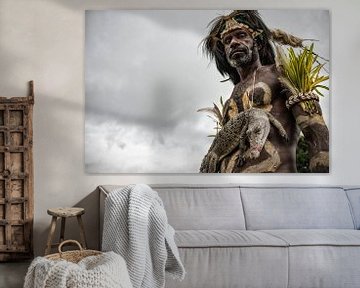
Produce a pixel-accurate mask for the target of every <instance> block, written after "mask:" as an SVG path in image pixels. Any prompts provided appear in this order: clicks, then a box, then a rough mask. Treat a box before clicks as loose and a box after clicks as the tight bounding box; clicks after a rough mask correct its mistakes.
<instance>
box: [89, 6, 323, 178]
mask: <svg viewBox="0 0 360 288" xmlns="http://www.w3.org/2000/svg"><path fill="white" fill-rule="evenodd" d="M85 18H86V36H85V168H86V171H87V172H89V173H328V172H329V168H330V167H329V122H330V118H329V102H330V101H329V100H330V93H329V86H330V81H329V72H330V59H329V57H330V51H329V50H330V49H329V26H330V25H329V22H330V19H329V11H327V10H234V11H230V10H216V11H215V10H107V11H86V17H85Z"/></svg>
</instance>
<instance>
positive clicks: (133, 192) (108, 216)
mask: <svg viewBox="0 0 360 288" xmlns="http://www.w3.org/2000/svg"><path fill="white" fill-rule="evenodd" d="M102 250H103V251H114V252H116V253H118V254H120V255H121V256H122V257H124V259H125V261H126V263H127V267H128V271H129V274H130V279H131V282H132V284H133V287H134V288H162V287H165V270H166V272H167V273H170V275H171V276H172V277H173V278H175V279H179V280H182V279H183V278H184V276H185V270H184V267H183V265H182V263H181V260H180V257H179V251H178V248H177V246H176V244H175V241H174V229H173V228H172V227H171V226H170V225H169V224H168V222H167V217H166V212H165V209H164V207H163V203H162V201H161V199H160V197H159V196H158V194H157V192H156V191H154V190H152V189H151V188H150V187H149V186H147V185H145V184H138V185H131V186H127V187H125V188H122V189H121V188H120V189H119V190H116V191H113V192H112V193H110V194H109V196H108V197H107V198H106V200H105V215H104V230H103V240H102Z"/></svg>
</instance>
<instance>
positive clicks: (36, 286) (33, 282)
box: [24, 252, 132, 288]
mask: <svg viewBox="0 0 360 288" xmlns="http://www.w3.org/2000/svg"><path fill="white" fill-rule="evenodd" d="M53 287H57V288H75V287H76V288H88V287H97V288H132V285H131V282H130V278H129V274H128V272H127V269H126V264H125V261H124V259H123V258H122V257H121V256H120V255H117V254H115V253H114V252H109V253H103V254H102V255H98V256H89V257H86V258H84V259H82V260H81V261H80V262H79V263H77V264H75V263H72V262H68V261H65V260H57V261H54V260H49V259H47V258H45V257H37V258H35V259H34V261H33V262H32V263H31V265H30V267H29V269H28V272H27V274H26V277H25V283H24V288H53Z"/></svg>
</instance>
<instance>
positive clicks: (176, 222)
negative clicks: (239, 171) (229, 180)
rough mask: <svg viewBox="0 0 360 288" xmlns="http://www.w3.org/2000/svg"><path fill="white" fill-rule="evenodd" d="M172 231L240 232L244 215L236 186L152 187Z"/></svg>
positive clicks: (243, 222)
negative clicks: (157, 194)
mask: <svg viewBox="0 0 360 288" xmlns="http://www.w3.org/2000/svg"><path fill="white" fill-rule="evenodd" d="M153 188H154V190H156V191H157V192H158V193H159V196H160V197H161V199H162V200H163V203H164V206H165V210H166V214H167V216H168V220H169V223H170V224H171V225H172V226H173V227H174V228H175V229H176V230H197V229H199V230H216V229H219V230H220V229H221V230H227V229H234V230H242V229H245V220H244V214H243V211H242V203H241V198H240V190H239V188H238V187H204V186H201V187H155V186H154V187H153Z"/></svg>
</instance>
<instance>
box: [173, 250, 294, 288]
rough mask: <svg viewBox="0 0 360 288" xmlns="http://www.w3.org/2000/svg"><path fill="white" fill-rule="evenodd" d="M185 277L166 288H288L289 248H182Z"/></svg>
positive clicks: (181, 256)
mask: <svg viewBox="0 0 360 288" xmlns="http://www.w3.org/2000/svg"><path fill="white" fill-rule="evenodd" d="M179 253H180V258H181V260H182V263H183V264H184V267H185V270H186V275H185V279H184V280H183V281H181V282H180V281H176V280H173V279H172V278H171V277H168V278H167V279H166V288H225V287H226V288H228V287H233V288H239V287H248V288H265V287H266V288H287V284H288V247H206V248H179Z"/></svg>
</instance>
